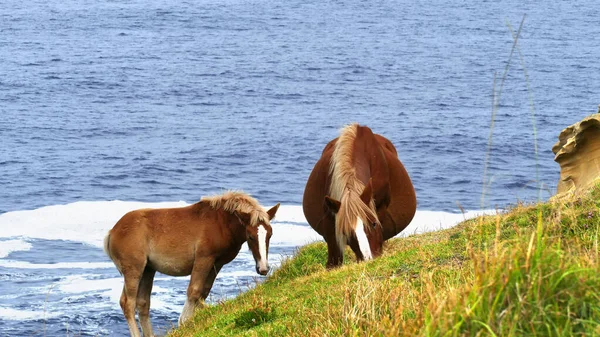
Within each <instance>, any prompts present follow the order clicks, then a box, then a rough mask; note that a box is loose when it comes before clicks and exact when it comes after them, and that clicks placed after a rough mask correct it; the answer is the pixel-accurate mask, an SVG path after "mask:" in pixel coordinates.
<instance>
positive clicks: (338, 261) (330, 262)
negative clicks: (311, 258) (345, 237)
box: [326, 237, 344, 269]
mask: <svg viewBox="0 0 600 337" xmlns="http://www.w3.org/2000/svg"><path fill="white" fill-rule="evenodd" d="M326 242H327V269H331V268H335V267H339V266H341V265H342V264H343V263H344V252H343V250H342V249H340V247H339V246H338V243H337V240H336V239H335V237H334V238H330V239H329V240H326Z"/></svg>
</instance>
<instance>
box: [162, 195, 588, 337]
mask: <svg viewBox="0 0 600 337" xmlns="http://www.w3.org/2000/svg"><path fill="white" fill-rule="evenodd" d="M599 206H600V188H595V189H594V190H593V191H592V192H591V193H590V194H589V195H585V196H581V197H578V198H573V199H571V200H566V201H565V200H561V201H560V203H542V204H537V205H517V206H515V207H513V208H512V209H511V210H509V211H507V212H505V213H504V214H501V215H497V216H487V217H481V218H478V219H474V220H470V221H466V222H463V223H461V224H459V225H458V226H456V227H454V228H451V229H448V230H443V231H438V232H433V233H427V234H422V235H415V236H411V237H407V238H399V239H392V240H390V241H388V242H386V245H385V252H384V255H383V256H382V257H381V258H378V259H376V260H373V261H370V262H368V263H356V262H354V261H353V258H352V256H353V255H352V254H351V253H350V252H349V251H347V256H346V259H345V261H346V263H345V264H344V265H343V266H342V267H340V268H338V269H335V270H330V271H328V270H326V269H325V263H326V261H327V248H326V246H325V245H324V244H322V243H314V244H310V245H307V246H305V247H303V248H301V249H300V250H299V251H298V253H297V254H296V256H294V257H293V258H290V259H288V260H286V261H284V262H283V263H282V266H281V267H280V268H279V269H278V270H277V271H276V272H275V273H274V274H273V275H272V276H270V277H269V278H268V279H267V280H266V281H265V282H264V283H262V284H260V285H258V286H257V287H256V288H255V289H252V290H249V291H248V292H246V293H244V294H242V295H240V296H239V297H237V298H235V299H232V300H229V301H226V302H223V303H221V304H218V305H214V306H210V307H208V308H205V309H201V310H198V311H197V313H196V315H195V317H194V318H193V319H192V320H190V321H189V322H188V323H187V324H185V325H184V326H183V327H181V328H179V329H176V330H173V331H171V332H170V334H169V336H600V295H599V294H600V264H599V259H600V254H599V248H598V233H599V230H600V214H599V213H600V207H599Z"/></svg>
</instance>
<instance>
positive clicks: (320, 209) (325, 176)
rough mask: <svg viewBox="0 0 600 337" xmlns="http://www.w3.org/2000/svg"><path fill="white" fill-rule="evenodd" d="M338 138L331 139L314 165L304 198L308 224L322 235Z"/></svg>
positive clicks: (304, 209) (303, 205)
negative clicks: (331, 162) (325, 204)
mask: <svg viewBox="0 0 600 337" xmlns="http://www.w3.org/2000/svg"><path fill="white" fill-rule="evenodd" d="M337 139H338V138H335V139H333V140H331V141H330V142H329V143H328V144H327V145H326V146H325V148H324V149H323V151H322V153H321V157H320V158H319V160H318V161H317V163H316V164H315V166H314V167H313V169H312V171H311V173H310V176H309V177H308V181H307V182H306V186H305V188H304V195H303V198H302V209H303V211H304V216H305V217H306V220H307V222H308V224H309V225H310V226H311V227H312V228H313V229H314V230H315V231H317V233H319V234H320V235H324V233H323V230H324V228H323V226H322V220H324V218H325V217H324V215H325V212H326V209H325V207H324V200H325V196H326V195H327V194H328V193H329V180H330V177H329V166H330V160H331V156H332V155H333V151H334V148H335V143H336V141H337Z"/></svg>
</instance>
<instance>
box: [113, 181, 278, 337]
mask: <svg viewBox="0 0 600 337" xmlns="http://www.w3.org/2000/svg"><path fill="white" fill-rule="evenodd" d="M278 208H279V204H277V205H275V206H273V207H272V208H271V209H269V210H268V211H265V210H264V209H263V208H262V207H261V206H260V205H259V203H258V202H257V201H256V199H254V198H252V197H250V196H249V195H247V194H245V193H242V192H233V191H232V192H226V193H224V194H223V195H219V196H213V197H204V198H202V199H201V200H200V201H199V202H197V203H195V204H193V205H190V206H187V207H181V208H164V209H139V210H135V211H131V212H129V213H127V214H125V215H124V216H123V217H122V218H121V219H120V220H119V221H118V222H117V224H116V225H115V226H114V227H113V229H111V230H110V231H109V232H108V234H107V235H106V237H105V239H104V250H105V251H106V253H107V255H108V256H109V257H110V259H111V260H112V261H113V262H114V263H115V266H116V267H117V269H118V270H119V272H120V273H121V274H122V275H123V277H124V279H125V284H124V286H123V293H122V295H121V300H120V304H121V308H122V309H123V314H124V315H125V318H126V319H127V324H128V325H129V332H130V333H131V336H132V337H139V336H140V331H139V329H138V326H137V324H136V321H135V311H136V309H137V312H138V315H139V320H140V325H141V328H142V333H143V335H144V336H145V337H149V336H154V334H153V332H152V325H151V323H150V318H149V312H150V294H151V292H152V283H153V280H154V274H155V273H156V272H157V271H158V272H161V273H163V274H167V275H172V276H186V275H190V274H191V279H190V284H189V286H188V289H187V300H186V302H185V306H184V308H183V311H182V313H181V316H180V317H179V324H182V323H183V322H185V321H186V320H187V319H188V318H190V317H191V316H192V314H193V312H194V309H196V308H198V307H202V306H204V300H205V299H206V297H207V296H208V294H209V292H210V289H211V288H212V285H213V282H214V281H215V278H216V276H217V274H218V273H219V270H221V267H223V265H225V264H227V263H229V262H230V261H231V260H233V259H234V258H235V257H236V256H237V254H238V252H239V251H240V249H241V247H242V244H243V243H244V242H248V247H249V248H250V250H251V251H252V255H253V257H254V261H255V262H256V272H257V273H259V274H261V275H266V274H267V272H268V271H269V265H268V260H267V258H268V256H267V255H268V249H269V239H270V238H271V235H272V232H273V231H272V228H271V224H270V221H271V220H272V219H273V217H275V213H276V212H277V209H278Z"/></svg>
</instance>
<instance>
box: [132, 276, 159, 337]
mask: <svg viewBox="0 0 600 337" xmlns="http://www.w3.org/2000/svg"><path fill="white" fill-rule="evenodd" d="M154 274H156V271H155V270H154V269H152V268H150V267H146V269H144V274H142V279H141V280H140V286H139V289H138V293H137V300H136V306H137V310H138V316H139V318H140V325H141V326H142V333H143V334H144V337H154V333H153V332H152V324H151V323H150V294H151V293H152V283H153V282H154Z"/></svg>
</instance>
